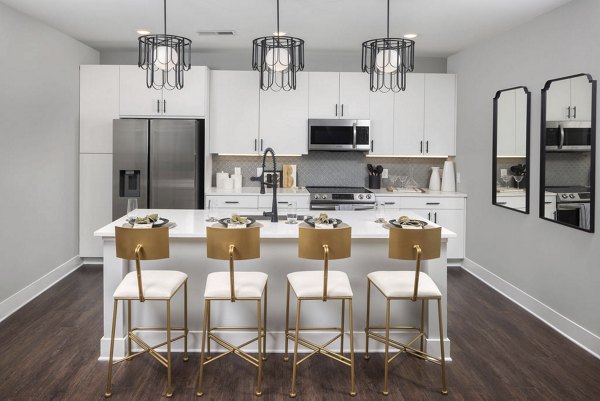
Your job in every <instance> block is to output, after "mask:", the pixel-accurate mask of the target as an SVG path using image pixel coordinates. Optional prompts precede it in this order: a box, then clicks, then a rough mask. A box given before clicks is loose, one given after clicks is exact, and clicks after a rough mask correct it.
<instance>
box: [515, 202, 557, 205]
mask: <svg viewBox="0 0 600 401" xmlns="http://www.w3.org/2000/svg"><path fill="white" fill-rule="evenodd" d="M504 203H506V202H504ZM544 203H545V204H546V205H551V204H552V202H544Z"/></svg>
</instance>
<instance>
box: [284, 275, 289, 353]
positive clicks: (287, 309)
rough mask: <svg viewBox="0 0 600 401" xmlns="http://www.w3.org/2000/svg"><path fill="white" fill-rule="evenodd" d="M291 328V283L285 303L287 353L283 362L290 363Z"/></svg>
mask: <svg viewBox="0 0 600 401" xmlns="http://www.w3.org/2000/svg"><path fill="white" fill-rule="evenodd" d="M289 327H290V282H289V281H288V283H287V297H286V301H285V352H284V354H283V360H284V361H286V362H287V361H289V360H290V357H289V356H288V342H289V340H288V334H289V330H288V329H289Z"/></svg>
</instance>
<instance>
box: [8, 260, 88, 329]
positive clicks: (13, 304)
mask: <svg viewBox="0 0 600 401" xmlns="http://www.w3.org/2000/svg"><path fill="white" fill-rule="evenodd" d="M80 266H81V258H80V257H79V256H75V257H73V258H72V259H70V260H68V261H66V262H65V263H63V264H62V265H60V266H58V267H57V268H55V269H54V270H52V271H50V272H48V273H47V274H45V275H44V276H42V277H40V278H39V279H37V280H36V281H34V282H33V283H31V284H29V285H28V286H27V287H25V288H23V289H22V290H20V291H19V292H17V293H15V294H13V295H11V296H10V297H8V298H6V299H5V300H4V301H2V302H0V322H1V321H3V320H4V319H6V318H7V317H9V316H10V315H12V314H13V313H15V312H16V311H18V310H19V309H21V308H22V307H23V306H25V305H27V304H28V303H29V302H30V301H31V300H33V299H34V298H36V297H37V296H38V295H40V294H41V293H43V292H44V291H46V290H47V289H48V288H50V287H52V286H53V285H54V284H56V283H57V282H59V281H60V280H62V279H63V278H65V277H66V276H68V275H69V274H71V273H72V272H73V271H75V270H77V268H79V267H80Z"/></svg>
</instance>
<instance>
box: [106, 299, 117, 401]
mask: <svg viewBox="0 0 600 401" xmlns="http://www.w3.org/2000/svg"><path fill="white" fill-rule="evenodd" d="M118 304H119V301H118V300H116V299H115V303H114V306H113V318H112V334H111V335H110V355H109V357H108V379H107V381H106V392H105V393H104V397H106V398H110V396H111V395H112V393H111V392H110V391H111V390H110V388H111V384H112V367H113V352H114V349H115V326H116V325H117V305H118Z"/></svg>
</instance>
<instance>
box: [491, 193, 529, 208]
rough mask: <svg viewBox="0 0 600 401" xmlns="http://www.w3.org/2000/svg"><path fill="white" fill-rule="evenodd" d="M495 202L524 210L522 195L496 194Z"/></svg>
mask: <svg viewBox="0 0 600 401" xmlns="http://www.w3.org/2000/svg"><path fill="white" fill-rule="evenodd" d="M496 203H497V204H498V205H500V206H506V207H510V208H513V209H523V210H525V197H524V196H497V197H496Z"/></svg>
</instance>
